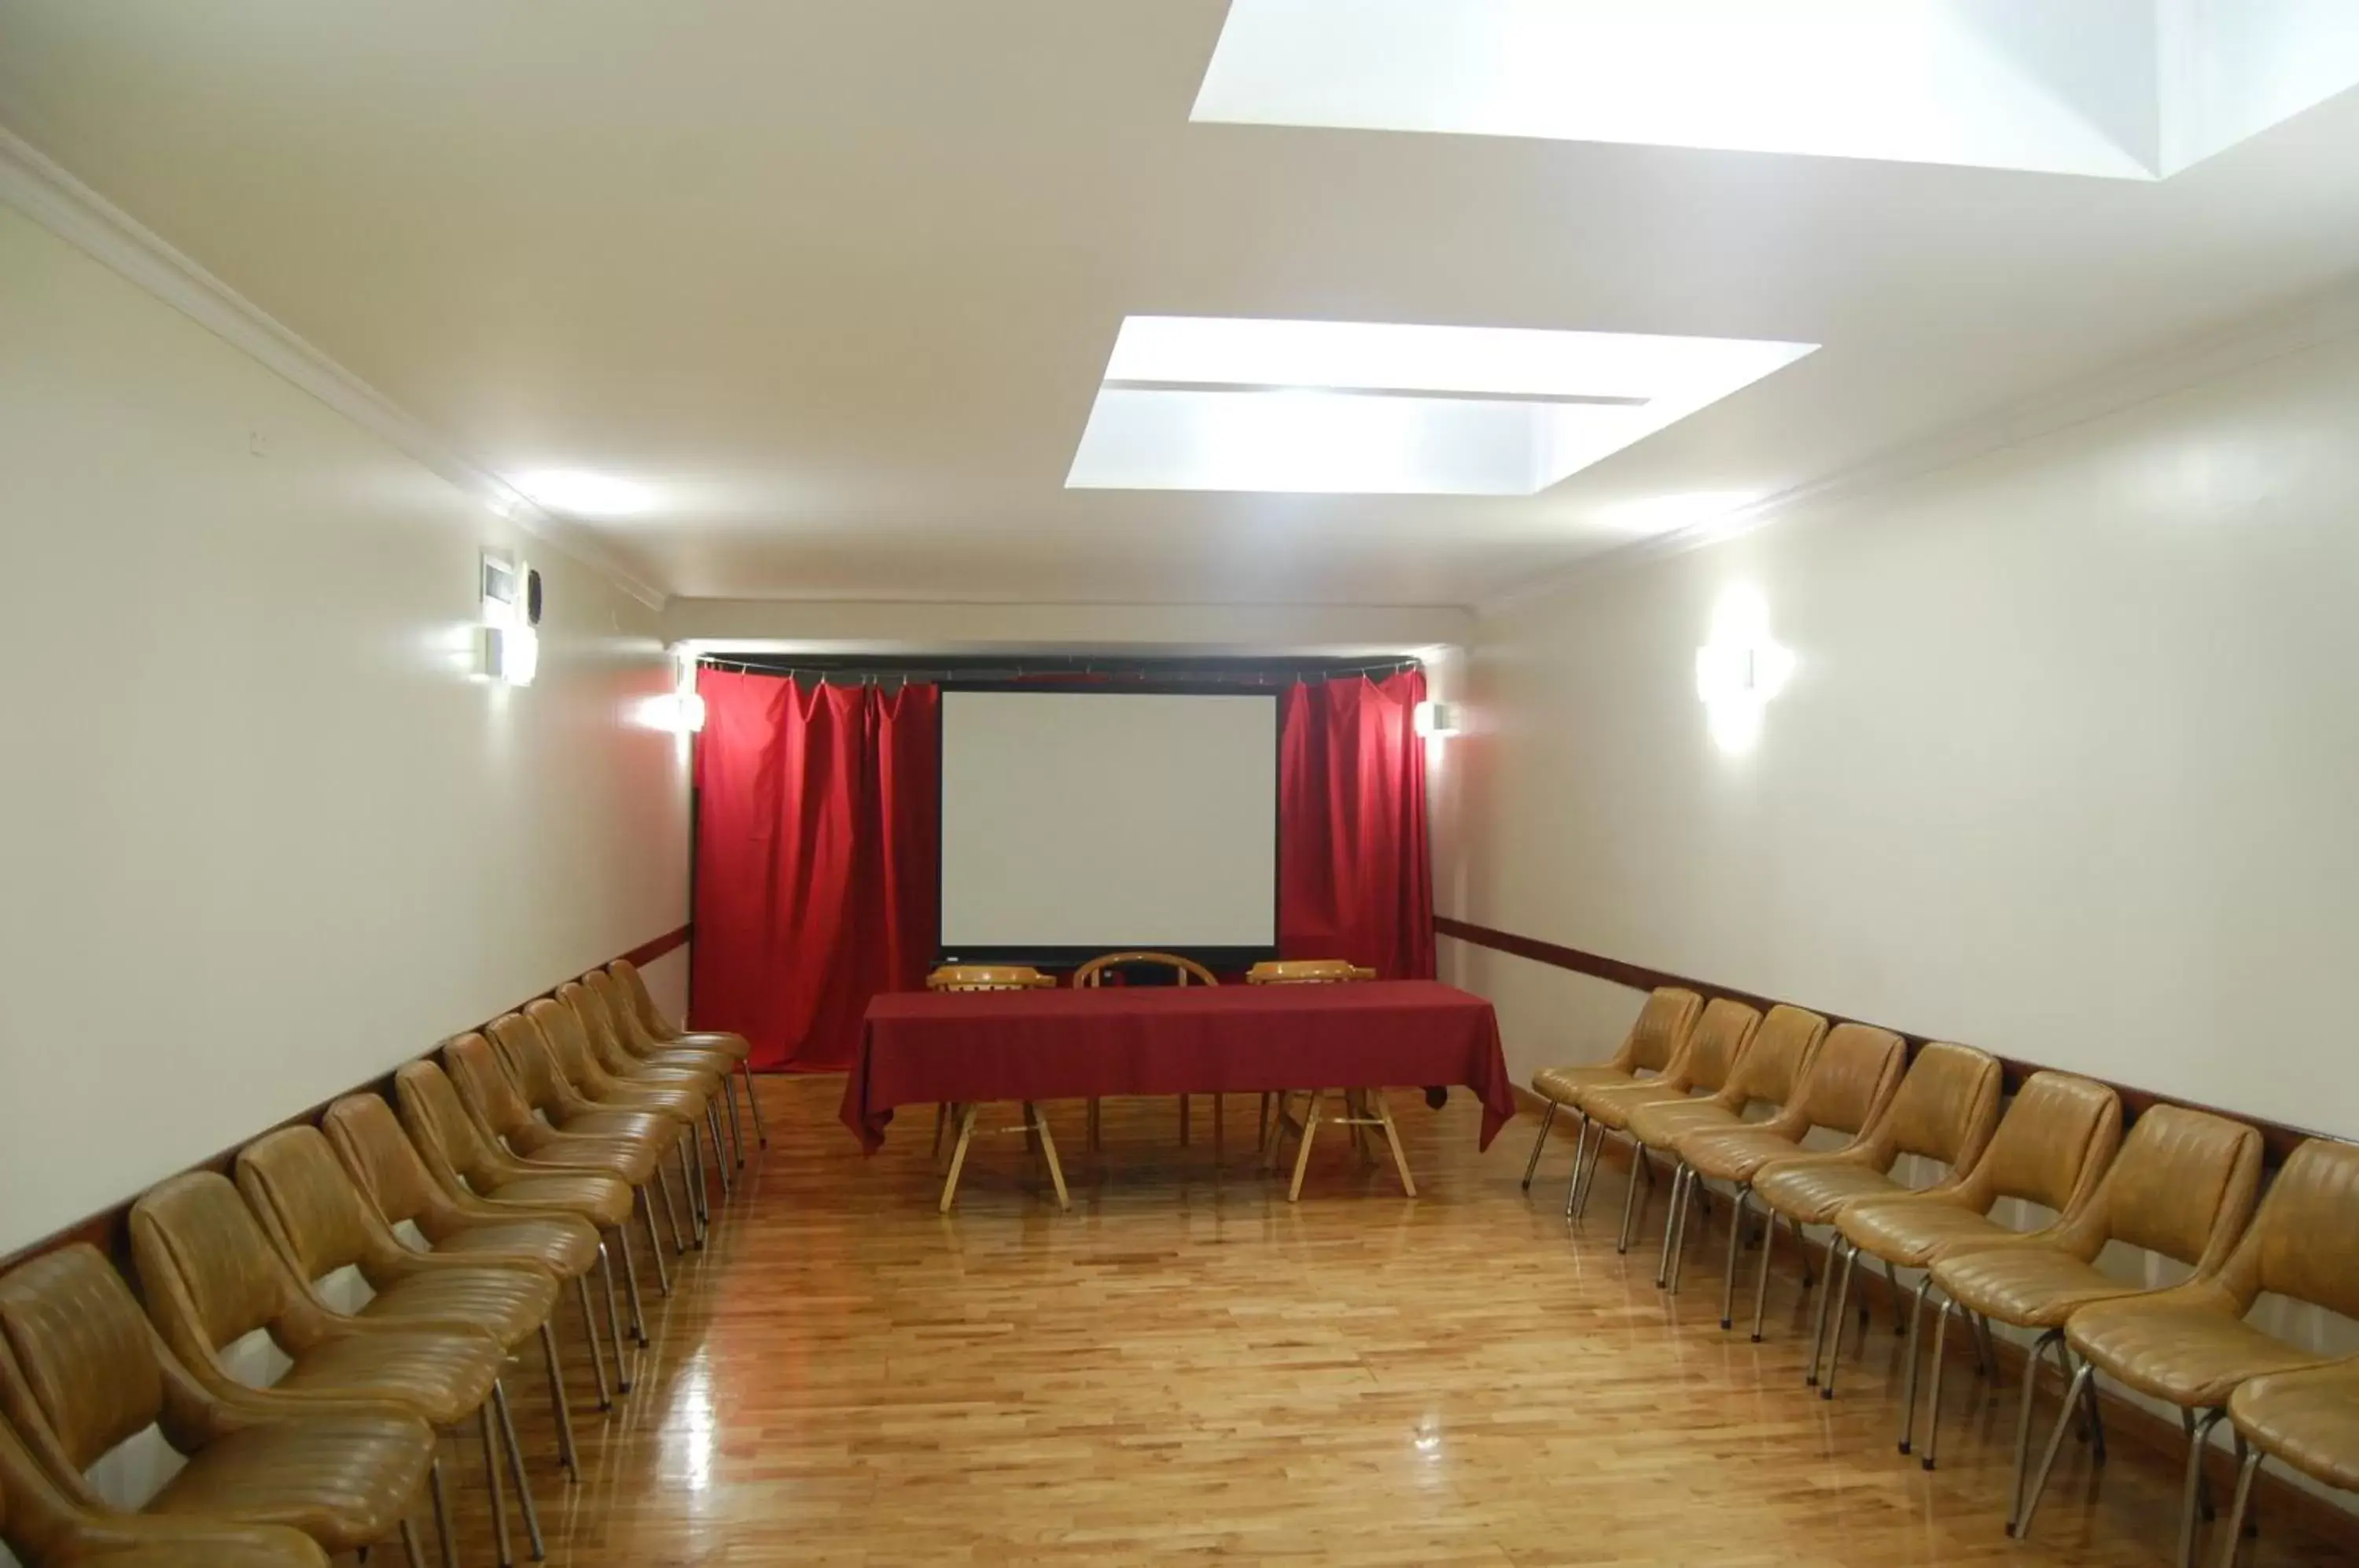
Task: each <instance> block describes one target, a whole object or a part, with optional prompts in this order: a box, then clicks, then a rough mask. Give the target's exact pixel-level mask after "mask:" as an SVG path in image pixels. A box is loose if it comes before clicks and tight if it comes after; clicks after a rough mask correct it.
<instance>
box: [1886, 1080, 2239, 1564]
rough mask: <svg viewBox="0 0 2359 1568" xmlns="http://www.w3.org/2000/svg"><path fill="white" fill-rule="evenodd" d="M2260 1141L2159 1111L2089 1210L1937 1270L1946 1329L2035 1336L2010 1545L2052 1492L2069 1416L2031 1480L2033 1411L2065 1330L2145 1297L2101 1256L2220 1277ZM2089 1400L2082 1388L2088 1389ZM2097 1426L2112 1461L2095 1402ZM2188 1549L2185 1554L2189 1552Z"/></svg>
mask: <svg viewBox="0 0 2359 1568" xmlns="http://www.w3.org/2000/svg"><path fill="white" fill-rule="evenodd" d="M2260 1187H2261V1135H2260V1134H2259V1133H2257V1132H2256V1131H2254V1130H2253V1129H2252V1128H2251V1127H2246V1126H2245V1124H2244V1123H2242V1122H2234V1121H2230V1120H2228V1119H2227V1118H2226V1117H2225V1116H2209V1115H2206V1114H2205V1113H2203V1112H2201V1111H2190V1110H2185V1109H2182V1108H2180V1106H2177V1105H2157V1106H2155V1107H2154V1108H2153V1109H2151V1110H2149V1111H2147V1113H2146V1114H2145V1115H2144V1116H2140V1117H2138V1119H2137V1122H2136V1126H2134V1127H2131V1128H2130V1134H2129V1137H2128V1138H2125V1139H2124V1140H2123V1142H2122V1147H2121V1152H2120V1153H2119V1154H2117V1155H2115V1156H2114V1162H2113V1164H2112V1165H2111V1166H2110V1167H2109V1168H2108V1169H2107V1170H2106V1171H2105V1174H2104V1180H2103V1181H2099V1182H2098V1183H2097V1189H2096V1191H2095V1192H2093V1193H2091V1194H2090V1197H2089V1201H2088V1202H2087V1203H2082V1204H2081V1205H2080V1206H2079V1207H2078V1208H2076V1209H2075V1210H2073V1211H2072V1212H2071V1213H2070V1214H2064V1215H2062V1216H2061V1217H2060V1218H2059V1219H2058V1220H2057V1222H2056V1223H2055V1224H2054V1225H2049V1226H2047V1227H2046V1228H2044V1229H2041V1230H2037V1231H2033V1232H2031V1233H2029V1234H2028V1235H2025V1236H2013V1237H2009V1238H2007V1239H2006V1240H2001V1241H1992V1242H1988V1243H1985V1244H1984V1245H1982V1246H1980V1247H1975V1248H1974V1249H1973V1250H1972V1251H1970V1252H1962V1253H1954V1254H1951V1256H1949V1257H1946V1258H1940V1260H1938V1261H1936V1262H1935V1263H1934V1265H1933V1268H1932V1278H1933V1283H1934V1285H1935V1286H1936V1287H1937V1288H1938V1289H1939V1290H1940V1291H1941V1293H1942V1294H1943V1295H1944V1296H1945V1297H1947V1298H1948V1300H1947V1301H1945V1302H1944V1303H1943V1305H1942V1308H1941V1316H1940V1324H1941V1328H1942V1329H1943V1330H1946V1329H1947V1328H1948V1326H1949V1321H1950V1314H1951V1312H1967V1313H1970V1314H1973V1315H1974V1316H1978V1317H1981V1318H1983V1319H1984V1320H1985V1321H1988V1322H1994V1323H2007V1324H2011V1325H2012V1326H2014V1327H2016V1328H2020V1329H2032V1330H2036V1331H2038V1339H2036V1340H2035V1341H2034V1342H2033V1344H2032V1346H2031V1356H2030V1358H2029V1359H2028V1360H2027V1362H2026V1363H2025V1364H2024V1369H2023V1405H2022V1410H2021V1411H2020V1412H2019V1414H2018V1415H2017V1421H2016V1429H2015V1491H2014V1497H2013V1499H2012V1501H2011V1503H2010V1505H2009V1507H2008V1508H2007V1519H2006V1528H2007V1533H2008V1534H2010V1535H2014V1536H2017V1538H2021V1537H2023V1536H2026V1535H2028V1534H2029V1533H2030V1530H2031V1516H2032V1514H2033V1513H2034V1512H2035V1511H2037V1510H2038V1507H2039V1496H2040V1493H2041V1492H2042V1491H2043V1490H2045V1489H2046V1487H2047V1485H2048V1472H2049V1466H2051V1465H2054V1464H2055V1462H2056V1453H2057V1447H2058V1444H2059V1443H2061V1442H2062V1440H2063V1436H2064V1428H2065V1427H2066V1426H2067V1425H2068V1424H2069V1423H2070V1421H2071V1415H2072V1407H2071V1404H2070V1403H2068V1404H2066V1406H2065V1407H2064V1409H2063V1410H2062V1411H2061V1412H2060V1413H2059V1415H2058V1417H2057V1421H2056V1431H2055V1433H2054V1435H2053V1436H2052V1437H2051V1438H2050V1439H2049V1444H2048V1449H2047V1453H2046V1454H2045V1456H2044V1457H2043V1458H2042V1459H2041V1460H2040V1463H2039V1473H2038V1475H2037V1477H2034V1478H2031V1479H2030V1482H2029V1489H2028V1490H2026V1478H2027V1474H2028V1470H2029V1466H2030V1462H2031V1401H2032V1398H2033V1395H2034V1394H2035V1393H2036V1392H2037V1390H2038V1386H2039V1368H2040V1363H2041V1361H2042V1359H2043V1358H2044V1357H2046V1356H2048V1354H2049V1352H2050V1351H2051V1350H2053V1351H2055V1352H2057V1359H2058V1361H2059V1362H2060V1363H2061V1361H2062V1359H2063V1356H2062V1346H2063V1340H2064V1324H2065V1323H2067V1322H2068V1321H2069V1320H2070V1319H2071V1316H2072V1314H2073V1313H2074V1312H2078V1311H2080V1310H2081V1309H2082V1308H2083V1307H2086V1306H2091V1305H2093V1304H2094V1303H2096V1302H2098V1301H2114V1300H2119V1299H2121V1298H2125V1297H2131V1296H2136V1295H2137V1294H2140V1293H2141V1289H2140V1287H2138V1286H2136V1285H2134V1284H2128V1283H2125V1282H2124V1281H2122V1280H2120V1279H2114V1277H2113V1276H2112V1275H2110V1274H2105V1273H2103V1272H2101V1271H2100V1270H2099V1269H2097V1267H2096V1265H2095V1261H2094V1260H2095V1258H2096V1257H2097V1254H2099V1253H2100V1252H2102V1251H2104V1248H2105V1246H2106V1244H2107V1243H2109V1242H2115V1241H2118V1242H2120V1243H2122V1244H2123V1245H2124V1246H2125V1247H2140V1248H2143V1249H2145V1250H2146V1251H2148V1252H2155V1253H2159V1254H2161V1255H2162V1256H2163V1257H2165V1258H2171V1259H2173V1260H2175V1261H2177V1262H2180V1263H2184V1264H2187V1265H2189V1266H2190V1267H2191V1268H2192V1269H2193V1270H2194V1272H2193V1273H2192V1274H2191V1275H2190V1276H2189V1278H2190V1279H2199V1280H2200V1279H2210V1278H2212V1276H2213V1275H2214V1274H2217V1273H2218V1272H2219V1271H2220V1269H2221V1266H2222V1265H2223V1264H2224V1263H2225V1262H2226V1261H2227V1259H2228V1252H2229V1249H2230V1248H2231V1247H2234V1245H2235V1242H2236V1238H2237V1237H2238V1236H2242V1235H2243V1234H2244V1232H2245V1222H2246V1221H2248V1220H2250V1219H2251V1218H2252V1217H2253V1203H2254V1202H2255V1200H2256V1198H2258V1196H2259V1195H2260ZM1944 1337H1945V1334H1943V1333H1941V1332H1936V1334H1934V1336H1933V1397H1932V1399H1931V1400H1930V1406H1929V1409H1928V1410H1927V1414H1926V1433H1925V1468H1926V1469H1928V1470H1930V1469H1931V1468H1933V1465H1934V1462H1935V1460H1936V1458H1937V1456H1938V1454H1939V1448H1938V1442H1939V1437H1940V1423H1941V1360H1942V1348H1943V1346H1942V1341H1943V1339H1944ZM2059 1370H2060V1371H2064V1372H2069V1371H2070V1368H2067V1367H2062V1366H2060V1367H2059ZM2080 1387H2081V1388H2082V1390H2083V1391H2089V1385H2087V1384H2086V1383H2085V1382H2083V1383H2082V1384H2081V1385H2080ZM2089 1421H2090V1427H2091V1431H2092V1432H2093V1435H2094V1436H2095V1438H2096V1441H2097V1443H2098V1452H2099V1453H2100V1454H2102V1453H2103V1452H2104V1425H2103V1421H2102V1418H2101V1417H2100V1416H2099V1415H2098V1414H2097V1410H2096V1406H2095V1403H2094V1401H2093V1400H2092V1401H2091V1402H2090V1405H2089ZM2182 1544H2184V1543H2182Z"/></svg>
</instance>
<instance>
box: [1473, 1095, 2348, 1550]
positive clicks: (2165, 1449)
mask: <svg viewBox="0 0 2359 1568" xmlns="http://www.w3.org/2000/svg"><path fill="white" fill-rule="evenodd" d="M1548 1107H1549V1102H1548V1101H1547V1100H1546V1099H1545V1098H1543V1097H1542V1096H1540V1095H1538V1094H1534V1093H1532V1091H1531V1090H1529V1089H1527V1088H1525V1087H1523V1086H1522V1085H1520V1084H1518V1085H1517V1088H1516V1108H1517V1112H1518V1113H1519V1114H1522V1115H1526V1116H1546V1115H1547V1114H1548ZM1580 1126H1581V1118H1580V1117H1579V1116H1559V1117H1557V1118H1556V1119H1555V1120H1554V1121H1553V1122H1551V1123H1550V1124H1549V1134H1550V1136H1551V1138H1564V1139H1566V1140H1567V1141H1571V1140H1572V1139H1573V1138H1577V1137H1578V1136H1579V1129H1580ZM1611 1163H1613V1164H1615V1165H1620V1164H1622V1163H1623V1161H1621V1160H1614V1161H1611ZM1714 1207H1715V1209H1716V1210H1717V1211H1718V1213H1719V1214H1721V1215H1723V1216H1724V1215H1725V1214H1726V1210H1727V1205H1726V1204H1725V1203H1719V1204H1715V1205H1714ZM1705 1228H1706V1229H1709V1222H1707V1224H1706V1226H1705ZM1803 1246H1804V1247H1805V1248H1806V1249H1807V1251H1808V1254H1809V1258H1808V1262H1807V1264H1805V1263H1803V1262H1802V1261H1800V1260H1795V1261H1790V1262H1789V1261H1788V1258H1791V1257H1792V1254H1791V1253H1790V1251H1789V1250H1788V1247H1787V1246H1786V1245H1785V1243H1784V1242H1783V1241H1782V1239H1781V1241H1780V1244H1779V1247H1778V1249H1777V1257H1776V1258H1773V1259H1772V1267H1774V1268H1776V1269H1777V1271H1778V1273H1779V1274H1780V1275H1785V1276H1790V1277H1791V1279H1792V1282H1793V1283H1794V1284H1795V1286H1796V1287H1797V1288H1798V1289H1799V1286H1800V1283H1801V1278H1802V1273H1803V1269H1804V1268H1805V1267H1807V1268H1808V1269H1809V1271H1810V1277H1811V1278H1812V1279H1825V1278H1826V1276H1827V1254H1828V1247H1827V1246H1826V1245H1825V1244H1824V1243H1821V1242H1818V1241H1811V1240H1809V1239H1807V1238H1806V1239H1805V1241H1804V1243H1803ZM1852 1291H1853V1294H1854V1298H1855V1299H1856V1300H1858V1301H1860V1303H1861V1305H1862V1306H1863V1308H1871V1309H1872V1308H1881V1309H1882V1310H1883V1311H1885V1312H1889V1313H1893V1314H1894V1315H1896V1316H1897V1314H1898V1313H1899V1312H1906V1311H1907V1310H1908V1304H1909V1302H1910V1301H1912V1300H1913V1299H1914V1292H1913V1291H1912V1292H1907V1293H1905V1294H1904V1296H1903V1298H1902V1299H1901V1300H1899V1301H1895V1300H1894V1299H1893V1293H1892V1286H1891V1283H1890V1282H1889V1281H1888V1280H1886V1279H1885V1278H1884V1276H1883V1275H1882V1274H1881V1273H1878V1272H1875V1271H1873V1270H1870V1269H1858V1270H1855V1271H1854V1275H1853V1278H1852ZM1928 1331H1929V1332H1930V1323H1929V1324H1928ZM1953 1338H1954V1343H1952V1344H1951V1347H1950V1361H1951V1362H1952V1363H1957V1364H1960V1365H1962V1366H1964V1367H1969V1368H1971V1367H1973V1364H1974V1352H1973V1336H1972V1335H1970V1334H1959V1335H1955V1336H1953ZM1994 1339H1995V1350H1996V1352H1997V1356H1998V1364H1999V1375H2000V1379H2001V1381H2002V1382H2004V1383H2006V1384H2007V1385H2008V1386H2010V1387H2011V1388H2014V1389H2017V1390H2019V1389H2020V1388H2022V1386H2023V1381H2022V1380H2023V1367H2024V1364H2025V1363H2026V1362H2027V1360H2029V1359H2030V1351H2029V1349H2028V1347H2027V1346H2025V1345H2018V1344H2017V1343H2015V1342H2014V1341H2012V1340H2008V1339H2003V1338H1997V1337H1996V1336H1994ZM2042 1377H2043V1378H2044V1379H2045V1380H2046V1381H2047V1383H2048V1385H2049V1387H2048V1388H2047V1389H2046V1390H2045V1391H2047V1392H2051V1393H2052V1394H2053V1395H2054V1396H2055V1397H2056V1398H2057V1399H2062V1398H2063V1395H2064V1388H2063V1385H2062V1383H2061V1381H2060V1379H2058V1378H2057V1377H2056V1375H2055V1371H2054V1368H2053V1367H2052V1366H2051V1367H2048V1368H2047V1369H2046V1370H2045V1371H2043V1373H2042ZM1796 1392H1797V1394H1798V1396H1799V1394H1801V1393H1802V1392H1803V1390H1799V1389H1798V1390H1796ZM2097 1399H2098V1405H2099V1408H2100V1409H2101V1410H2103V1411H2104V1418H2105V1433H2106V1436H2107V1437H2108V1438H2109V1439H2114V1438H2119V1439H2124V1440H2126V1441H2127V1442H2129V1443H2132V1444H2134V1445H2136V1447H2139V1448H2142V1449H2145V1450H2146V1451H2147V1452H2148V1453H2150V1454H2156V1455H2158V1456H2159V1457H2161V1458H2163V1459H2166V1460H2168V1461H2169V1463H2170V1465H2171V1467H2172V1469H2173V1472H2174V1473H2178V1472H2179V1470H2180V1466H2183V1465H2185V1464H2186V1463H2187V1434H2186V1432H2184V1431H2182V1430H2181V1429H2180V1426H2179V1425H2178V1423H2177V1422H2175V1421H2171V1420H2170V1419H2169V1418H2168V1417H2166V1416H2161V1415H2158V1414H2156V1413H2155V1412H2154V1411H2152V1410H2147V1408H2146V1407H2145V1406H2143V1405H2138V1404H2133V1403H2131V1402H2130V1401H2129V1400H2128V1399H2125V1398H2124V1397H2123V1396H2122V1394H2121V1393H2120V1391H2119V1390H2117V1389H2115V1388H2113V1387H2111V1386H2110V1385H2109V1384H2107V1383H2105V1382H2103V1381H2100V1382H2099V1383H2098V1385H2097ZM1911 1463H1914V1461H1911ZM2204 1468H2205V1471H2206V1473H2207V1474H2208V1475H2210V1477H2211V1481H2212V1496H2213V1497H2218V1498H2221V1499H2223V1500H2224V1499H2225V1498H2226V1497H2228V1495H2229V1493H2230V1491H2231V1490H2232V1489H2233V1488H2234V1486H2235V1484H2236V1476H2235V1457H2234V1454H2231V1453H2229V1452H2228V1451H2227V1450H2226V1449H2223V1448H2218V1447H2212V1448H2211V1449H2209V1450H2208V1451H2207V1452H2206V1453H2205V1454H2204ZM2253 1512H2254V1514H2255V1515H2256V1517H2260V1518H2264V1519H2290V1520H2292V1521H2293V1522H2294V1523H2295V1524H2296V1525H2298V1526H2299V1528H2300V1529H2301V1530H2304V1531H2305V1532H2307V1533H2308V1534H2310V1535H2312V1536H2315V1537H2316V1538H2317V1539H2319V1540H2321V1541H2327V1542H2329V1543H2331V1544H2332V1545H2333V1546H2335V1547H2337V1548H2338V1549H2340V1550H2342V1551H2343V1552H2349V1553H2351V1554H2352V1556H2353V1557H2354V1559H2359V1513H2354V1511H2353V1510H2351V1509H2349V1508H2338V1507H2336V1506H2335V1505H2334V1504H2333V1503H2332V1501H2330V1500H2328V1499H2327V1498H2325V1497H2320V1496H2319V1495H2318V1494H2317V1493H2315V1492H2310V1491H2308V1490H2305V1489H2304V1488H2302V1487H2300V1486H2296V1485H2294V1483H2293V1482H2292V1481H2291V1480H2290V1479H2288V1477H2287V1475H2286V1474H2285V1473H2284V1471H2283V1470H2281V1469H2278V1468H2276V1467H2267V1468H2264V1469H2263V1470H2262V1471H2261V1472H2260V1474H2259V1475H2257V1476H2256V1478H2255V1480H2254V1483H2253Z"/></svg>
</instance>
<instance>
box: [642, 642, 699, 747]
mask: <svg viewBox="0 0 2359 1568" xmlns="http://www.w3.org/2000/svg"><path fill="white" fill-rule="evenodd" d="M642 712H643V715H644V716H643V717H642V718H641V720H640V722H641V723H642V724H647V725H648V726H649V727H651V728H654V729H659V730H669V731H670V732H671V733H672V734H674V735H695V734H697V733H698V732H699V731H701V730H702V729H703V728H704V699H703V698H702V697H701V696H700V695H699V694H698V692H697V690H696V658H695V656H694V655H692V654H686V655H682V656H680V658H679V665H678V673H677V676H676V683H675V685H674V686H673V689H672V690H671V691H667V692H666V693H664V694H663V695H662V696H660V697H651V698H649V699H648V700H647V706H646V708H645V709H644V710H642Z"/></svg>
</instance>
